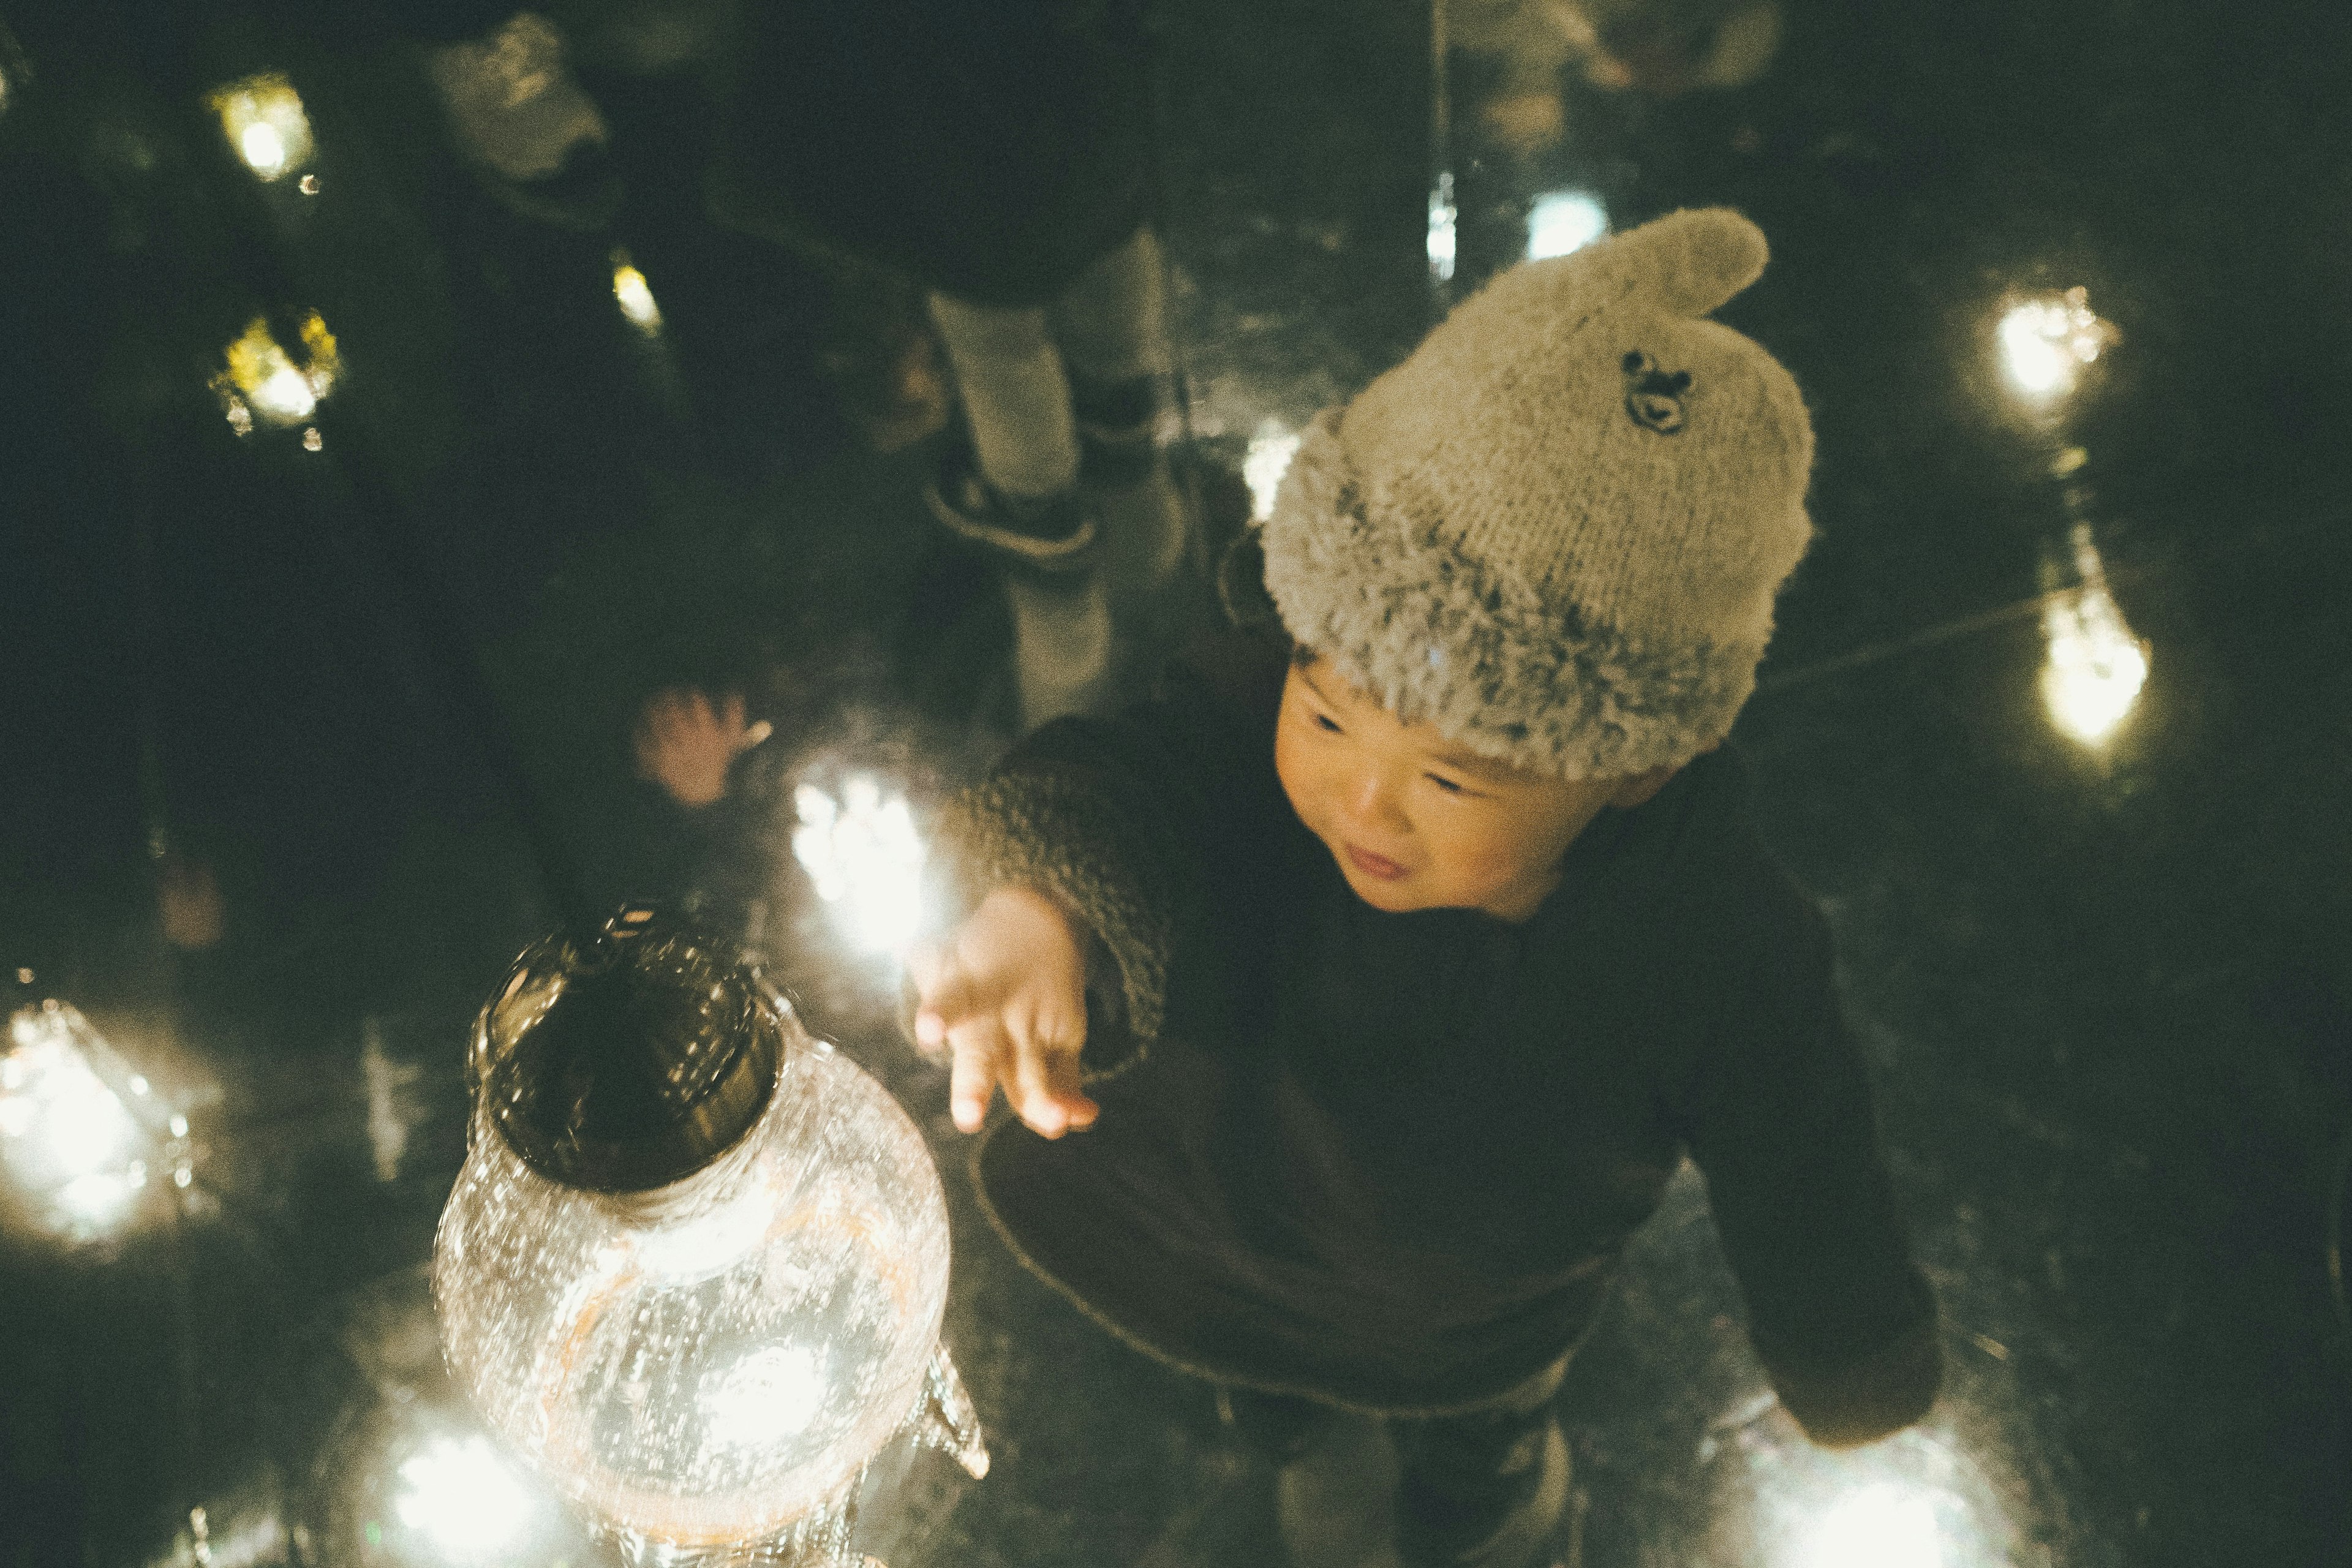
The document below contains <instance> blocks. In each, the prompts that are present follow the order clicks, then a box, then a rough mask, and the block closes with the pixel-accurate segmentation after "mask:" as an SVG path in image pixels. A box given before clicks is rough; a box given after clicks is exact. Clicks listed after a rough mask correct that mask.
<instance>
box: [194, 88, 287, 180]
mask: <svg viewBox="0 0 2352 1568" xmlns="http://www.w3.org/2000/svg"><path fill="white" fill-rule="evenodd" d="M211 101H212V107H213V112H215V114H218V115H219V116H220V121H221V129H222V130H223V131H224V132H226V133H227V136H228V143H229V145H230V146H231V147H233V148H235V149H236V155H237V156H238V157H239V158H241V159H243V160H244V161H245V166H246V167H247V168H248V169H250V170H252V171H253V172H254V174H256V175H257V176H258V177H259V178H261V179H264V180H276V179H280V178H283V177H284V176H285V174H287V173H288V171H289V170H293V169H299V168H300V167H301V166H302V165H303V164H305V163H309V162H310V116H309V115H307V114H305V113H304V112H303V111H302V95H301V94H299V93H298V92H296V91H295V90H294V86H293V84H292V83H291V82H289V81H288V80H287V79H285V78H284V77H282V76H279V75H277V74H276V73H274V72H273V73H271V74H269V75H266V76H257V77H248V78H247V79H245V80H243V81H240V82H235V83H232V84H231V85H229V86H227V87H225V88H222V89H219V90H218V91H216V92H215V93H214V94H213V95H212V99H211Z"/></svg>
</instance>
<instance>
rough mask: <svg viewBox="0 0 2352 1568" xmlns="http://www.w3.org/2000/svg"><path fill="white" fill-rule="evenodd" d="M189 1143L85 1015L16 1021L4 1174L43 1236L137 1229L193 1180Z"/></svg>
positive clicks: (0, 1164) (2, 1139)
mask: <svg viewBox="0 0 2352 1568" xmlns="http://www.w3.org/2000/svg"><path fill="white" fill-rule="evenodd" d="M187 1134H188V1123H187V1119H186V1118H185V1117H184V1116H182V1115H180V1114H179V1113H177V1112H175V1111H173V1110H172V1109H171V1108H170V1107H169V1106H168V1105H166V1104H165V1103H164V1102H163V1098H162V1097H161V1096H160V1095H158V1094H157V1093H156V1092H155V1090H154V1089H153V1087H152V1085H151V1084H149V1083H148V1081H147V1079H145V1078H143V1077H142V1076H141V1075H140V1074H138V1073H137V1072H135V1071H133V1070H131V1067H130V1064H128V1063H127V1062H125V1061H124V1060H123V1059H122V1058H121V1057H120V1056H119V1055H117V1054H116V1053H115V1051H114V1049H113V1047H110V1046H109V1045H108V1044H107V1043H106V1041H105V1039H104V1038H103V1037H101V1036H100V1034H99V1032H98V1031H97V1030H96V1029H94V1028H92V1027H91V1026H90V1023H89V1019H87V1018H85V1017H83V1016H81V1013H80V1011H79V1009H77V1008H75V1007H72V1006H69V1005H67V1004H65V1003H63V1002H58V1001H54V1000H52V1001H47V1002H43V1003H42V1004H41V1005H38V1006H37V1007H23V1008H19V1009H18V1010H17V1012H16V1016H13V1017H12V1018H10V1019H9V1020H8V1049H7V1053H6V1054H5V1056H0V1170H5V1173H6V1176H7V1187H8V1194H7V1196H8V1199H9V1201H10V1204H11V1205H12V1206H14V1207H16V1208H17V1209H19V1210H21V1211H22V1212H23V1213H24V1214H25V1215H26V1217H27V1218H28V1219H29V1220H30V1222H31V1224H32V1226H33V1227H34V1228H36V1229H37V1230H39V1231H41V1232H43V1233H44V1234H46V1235H47V1236H48V1237H52V1238H54V1239H57V1240H61V1241H66V1242H69V1243H75V1244H80V1243H86V1242H92V1241H98V1240H100V1239H102V1238H104V1237H109V1236H112V1235H118V1234H120V1233H121V1232H122V1231H124V1230H126V1229H128V1228H130V1227H131V1226H132V1225H133V1224H134V1223H135V1222H136V1221H138V1220H139V1219H141V1218H142V1217H145V1216H147V1215H152V1213H153V1212H154V1210H155V1208H156V1207H157V1205H159V1204H162V1203H165V1202H168V1201H169V1200H168V1198H167V1197H166V1196H165V1195H164V1194H168V1193H169V1192H170V1191H172V1190H173V1189H174V1188H179V1189H184V1188H186V1187H187V1186H188V1185H189V1184H190V1183H191V1182H192V1181H193V1180H194V1177H193V1174H192V1172H191V1167H190V1157H189V1143H188V1136H187Z"/></svg>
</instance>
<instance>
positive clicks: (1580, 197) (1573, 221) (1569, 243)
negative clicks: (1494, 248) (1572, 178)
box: [1528, 191, 1609, 261]
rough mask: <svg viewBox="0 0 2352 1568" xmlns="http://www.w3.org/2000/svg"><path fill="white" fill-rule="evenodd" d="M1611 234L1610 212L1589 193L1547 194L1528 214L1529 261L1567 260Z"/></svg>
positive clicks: (1536, 202) (1540, 198) (1552, 192)
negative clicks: (1561, 258)
mask: <svg viewBox="0 0 2352 1568" xmlns="http://www.w3.org/2000/svg"><path fill="white" fill-rule="evenodd" d="M1608 232H1609V209H1608V208H1606V207H1604V206H1602V205H1601V198H1600V197H1598V196H1596V195H1593V194H1592V193H1591V192H1590V191H1546V192H1545V193H1544V194H1543V195H1539V196H1538V197H1537V198H1536V200H1535V205H1533V206H1532V207H1530V208H1529V209H1528V260H1529V261H1540V260H1542V259H1543V258H1545V257H1547V256H1566V255H1567V254H1569V252H1570V251H1573V250H1581V249H1583V248H1584V247H1586V246H1588V245H1591V243H1592V242H1593V241H1594V240H1596V239H1599V238H1600V237H1601V236H1602V235H1604V234H1607V233H1608Z"/></svg>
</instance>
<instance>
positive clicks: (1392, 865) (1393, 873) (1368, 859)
mask: <svg viewBox="0 0 2352 1568" xmlns="http://www.w3.org/2000/svg"><path fill="white" fill-rule="evenodd" d="M1347 852H1348V861H1349V864H1350V865H1352V866H1354V867H1355V868H1356V869H1357V870H1359V871H1361V872H1362V873H1363V874H1364V875H1365V876H1367V877H1377V878H1379V879H1381V881H1383V882H1393V881H1395V880H1396V879H1398V878H1399V877H1402V876H1403V875H1404V868H1403V867H1402V866H1400V865H1398V864H1397V863H1396V862H1395V861H1393V860H1391V859H1390V858H1387V857H1386V856H1383V855H1374V854H1372V853H1371V852H1370V851H1369V850H1365V849H1359V848H1357V847H1355V846H1354V845H1352V844H1350V845H1348V846H1347Z"/></svg>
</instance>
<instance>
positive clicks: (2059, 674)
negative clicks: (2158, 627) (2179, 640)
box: [2042, 523, 2148, 746]
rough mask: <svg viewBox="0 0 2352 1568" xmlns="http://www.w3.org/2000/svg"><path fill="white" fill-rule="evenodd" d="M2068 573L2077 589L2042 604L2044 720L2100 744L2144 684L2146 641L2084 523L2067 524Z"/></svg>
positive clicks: (2075, 736)
mask: <svg viewBox="0 0 2352 1568" xmlns="http://www.w3.org/2000/svg"><path fill="white" fill-rule="evenodd" d="M2072 543H2073V546H2074V572H2075V575H2076V576H2077V577H2078V578H2080V579H2081V583H2082V585H2081V587H2079V588H2077V589H2074V590H2073V591H2071V592H2068V593H2064V594H2060V595H2053V596H2052V597H2051V599H2050V600H2049V601H2048V602H2047V603H2046V604H2045V605H2043V606H2042V635H2043V637H2045V639H2046V640H2047V641H2048V644H2049V650H2050V651H2049V662H2048V663H2046V664H2044V665H2043V666H2042V701H2043V703H2044V704H2045V705H2046V706H2047V707H2048V709H2049V710H2050V719H2051V722H2052V723H2053V724H2055V725H2056V726H2057V727H2058V729H2059V730H2060V731H2063V733H2065V734H2066V735H2068V736H2070V737H2072V738H2073V739H2074V740H2075V741H2077V742H2081V743H2082V744H2084V745H2086V746H2100V745H2104V744H2105V742H2106V741H2107V738H2108V737H2109V736H2111V735H2112V734H2114V733H2115V731H2116V728H2117V727H2118V726H2120V725H2121V724H2122V723H2123V721H2124V720H2125V719H2126V717H2127V716H2128V715H2129V714H2130V712H2131V710H2132V709H2133V707H2134V706H2135V705H2137V702H2138V701H2139V694H2140V689H2141V688H2142V687H2143V686H2145V685H2147V671H2148V645H2147V643H2146V642H2145V641H2143V640H2142V639H2141V638H2140V637H2137V636H2136V635H2134V633H2133V632H2132V629H2131V627H2130V626H2128V625H2126V623H2125V621H2124V616H2123V611H2122V609H2121V608H2120V607H2119V606H2118V605H2116V599H2115V595H2113V594H2112V593H2110V592H2108V589H2107V569H2106V563H2105V562H2104V561H2103V560H2101V559H2100V556H2099V551H2098V547H2097V545H2096V544H2095V543H2094V542H2093V541H2092V538H2091V529H2090V525H2089V524H2087V523H2077V524H2075V525H2074V534H2073V538H2072Z"/></svg>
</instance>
